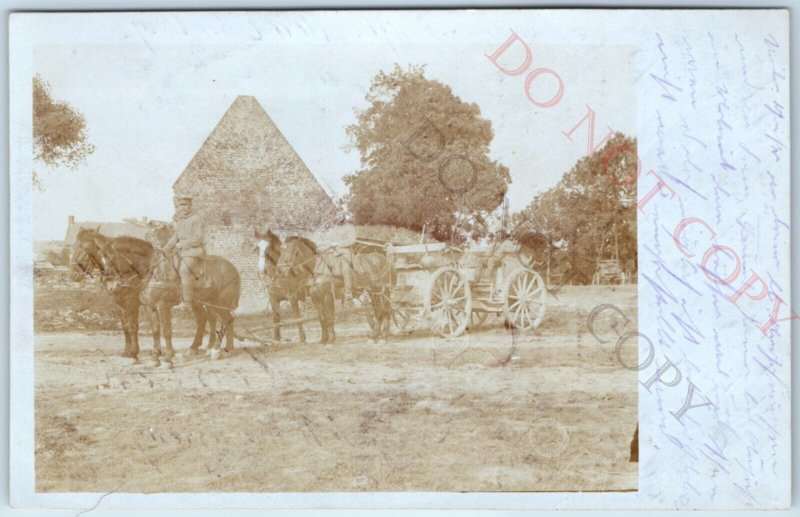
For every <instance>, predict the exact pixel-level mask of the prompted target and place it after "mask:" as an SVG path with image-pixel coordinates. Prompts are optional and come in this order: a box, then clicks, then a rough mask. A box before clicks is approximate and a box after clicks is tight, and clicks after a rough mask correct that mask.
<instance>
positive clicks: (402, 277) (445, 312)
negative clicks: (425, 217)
mask: <svg viewBox="0 0 800 517" xmlns="http://www.w3.org/2000/svg"><path fill="white" fill-rule="evenodd" d="M387 253H388V254H389V256H390V258H391V260H392V262H393V265H394V271H395V275H396V283H395V285H394V287H393V288H392V304H393V306H394V308H395V321H396V323H397V325H398V327H400V328H401V329H402V328H408V327H413V328H419V327H427V328H430V329H431V330H433V331H434V332H436V333H438V334H439V335H441V336H443V337H456V336H459V335H461V334H463V333H464V331H466V330H467V328H471V329H475V328H477V327H479V326H480V325H481V324H482V323H483V322H484V321H485V320H486V318H487V316H488V315H490V314H495V315H498V316H500V315H502V316H503V317H504V318H505V320H506V321H507V322H508V324H510V325H512V326H513V327H515V328H517V329H520V330H531V329H535V328H536V327H538V326H539V325H540V324H541V322H542V319H543V318H544V314H545V306H546V300H547V289H546V288H545V285H544V282H543V280H542V277H541V276H540V275H539V273H538V272H536V271H535V270H533V269H531V268H530V267H529V266H528V265H526V264H527V263H528V261H527V260H525V259H524V257H522V256H521V255H520V248H519V246H518V245H516V244H514V243H513V242H511V241H502V242H499V243H494V244H491V245H484V246H472V247H469V248H467V249H461V248H453V247H450V246H448V245H447V244H444V243H435V244H416V245H412V246H395V247H391V246H390V247H389V248H388V249H387Z"/></svg>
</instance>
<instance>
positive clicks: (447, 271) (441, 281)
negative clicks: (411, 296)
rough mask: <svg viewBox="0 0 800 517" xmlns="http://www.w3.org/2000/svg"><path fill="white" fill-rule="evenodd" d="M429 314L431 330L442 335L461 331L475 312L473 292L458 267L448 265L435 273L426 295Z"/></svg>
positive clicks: (447, 335)
mask: <svg viewBox="0 0 800 517" xmlns="http://www.w3.org/2000/svg"><path fill="white" fill-rule="evenodd" d="M425 314H426V316H427V318H428V322H429V324H430V328H431V330H433V331H434V332H436V333H438V334H439V335H440V336H442V337H456V336H459V335H461V334H462V333H463V332H464V331H465V330H466V328H467V325H469V321H470V316H471V314H472V293H471V292H470V287H469V283H468V282H467V279H466V278H465V277H464V275H462V274H461V273H460V272H459V271H458V270H457V269H455V268H451V267H444V268H440V269H437V270H436V271H435V272H434V273H433V275H432V276H431V279H430V282H429V284H428V292H427V293H426V296H425Z"/></svg>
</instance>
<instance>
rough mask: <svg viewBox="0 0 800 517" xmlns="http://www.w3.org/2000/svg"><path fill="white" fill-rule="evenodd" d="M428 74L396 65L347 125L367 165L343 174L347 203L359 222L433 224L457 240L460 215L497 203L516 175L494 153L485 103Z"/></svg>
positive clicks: (375, 81) (432, 230)
mask: <svg viewBox="0 0 800 517" xmlns="http://www.w3.org/2000/svg"><path fill="white" fill-rule="evenodd" d="M424 72H425V70H424V66H411V67H409V68H408V70H403V69H402V68H400V67H399V66H398V65H395V67H394V70H392V72H391V73H388V74H387V73H385V72H383V71H381V72H380V73H378V75H377V76H376V77H375V78H374V79H373V80H372V84H371V86H370V89H369V92H368V93H367V95H366V100H367V101H368V102H369V103H370V105H369V107H367V108H366V109H363V110H360V111H357V112H356V123H355V124H353V125H350V126H348V127H347V128H346V131H347V134H348V136H349V137H350V140H351V143H350V145H349V146H348V148H350V149H356V150H358V152H359V154H360V156H361V164H362V167H361V169H360V170H358V171H356V172H355V173H353V174H350V175H347V176H345V178H344V181H345V183H346V184H347V185H348V186H349V188H350V191H349V194H348V195H347V197H346V200H345V202H346V205H347V207H348V208H349V210H350V212H351V214H352V215H353V218H354V220H355V222H357V223H359V224H389V225H394V226H400V227H405V228H409V229H411V230H415V231H420V230H422V228H423V227H426V228H427V230H428V231H429V233H431V234H433V235H434V236H436V237H437V238H440V239H450V238H452V237H454V236H457V235H458V234H459V232H456V231H455V230H454V225H455V223H456V217H457V214H461V215H463V214H471V215H479V214H485V213H488V212H490V211H492V210H494V209H495V208H497V207H498V206H499V205H500V203H502V201H503V197H504V195H505V193H506V191H507V189H508V184H509V183H511V176H510V175H509V172H508V168H507V167H505V166H503V165H501V164H499V163H497V162H496V161H492V160H490V159H489V157H488V154H489V145H490V144H491V141H492V138H493V137H494V131H493V129H492V124H491V122H490V121H488V120H486V119H483V118H481V116H480V108H479V107H478V105H477V104H475V103H467V102H464V101H462V100H461V99H460V98H459V97H457V96H456V95H454V94H453V92H452V90H451V88H450V87H449V86H447V85H445V84H442V83H441V82H439V81H435V80H432V79H427V78H425V75H424Z"/></svg>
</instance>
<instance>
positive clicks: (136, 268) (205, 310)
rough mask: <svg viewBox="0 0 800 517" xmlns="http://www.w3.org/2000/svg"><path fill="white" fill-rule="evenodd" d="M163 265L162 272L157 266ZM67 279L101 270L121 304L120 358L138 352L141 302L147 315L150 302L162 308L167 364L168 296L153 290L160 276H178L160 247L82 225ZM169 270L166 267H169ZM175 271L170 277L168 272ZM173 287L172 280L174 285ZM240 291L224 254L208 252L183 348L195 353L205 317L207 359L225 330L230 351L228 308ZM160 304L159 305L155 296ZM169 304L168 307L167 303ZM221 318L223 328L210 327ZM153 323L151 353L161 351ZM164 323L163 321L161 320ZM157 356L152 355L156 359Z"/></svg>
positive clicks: (213, 355)
mask: <svg viewBox="0 0 800 517" xmlns="http://www.w3.org/2000/svg"><path fill="white" fill-rule="evenodd" d="M162 267H163V268H164V269H163V271H161V268H162ZM70 268H71V269H72V278H73V280H75V281H80V280H82V279H83V278H85V277H87V276H90V277H91V276H93V275H92V273H93V272H94V270H95V269H97V270H99V271H100V283H101V285H102V286H103V288H105V289H106V290H107V291H108V292H109V293H110V294H111V296H112V298H113V300H114V302H115V303H116V304H117V305H118V306H119V307H120V308H121V319H122V329H123V332H124V333H125V350H124V352H123V353H122V355H123V356H124V357H130V358H133V359H137V358H138V354H139V308H140V306H141V304H142V302H143V300H142V294H143V293H144V300H146V302H145V305H146V306H147V307H148V309H149V310H148V316H149V317H150V318H153V312H152V310H151V309H150V308H151V307H152V306H155V307H156V310H157V311H159V310H160V309H161V308H163V309H164V311H165V314H169V317H166V318H163V317H162V316H161V314H159V320H160V321H159V323H160V325H159V326H158V328H160V330H161V333H163V335H164V338H165V341H166V343H167V345H166V346H167V356H165V361H166V362H167V363H168V364H169V363H170V360H171V359H172V356H171V348H172V346H171V336H172V326H171V322H172V318H171V309H172V305H169V304H170V303H172V302H171V300H169V297H168V296H165V297H164V299H161V297H160V296H157V295H155V294H154V290H155V289H157V288H158V286H159V282H161V281H163V279H165V278H169V279H172V281H177V267H176V265H175V264H174V262H173V261H172V259H171V258H170V257H166V256H164V255H163V254H162V253H161V252H160V251H159V252H158V253H156V251H155V249H154V247H153V245H152V244H150V243H149V242H147V241H143V240H141V239H136V238H134V237H115V238H110V237H106V236H104V235H102V234H100V233H99V232H98V231H97V230H91V229H85V228H81V229H80V230H79V231H78V235H77V238H76V241H75V245H74V246H73V252H72V254H71V258H70ZM170 269H171V271H170ZM173 275H174V276H173ZM151 283H152V285H150V284H151ZM176 287H177V285H176ZM240 292H241V278H240V276H239V272H238V271H237V270H236V268H235V267H234V265H233V264H231V263H230V262H229V261H228V260H227V259H225V258H223V257H218V256H215V255H209V256H207V257H206V260H205V266H204V272H203V276H202V277H201V278H200V279H199V280H198V282H197V285H196V286H195V292H194V294H195V298H194V301H193V302H192V313H193V315H194V319H195V323H196V324H197V330H196V332H195V337H194V340H193V342H192V345H191V347H190V348H189V350H188V351H187V352H188V353H189V354H190V355H192V354H196V353H199V348H200V345H201V344H202V341H203V335H204V333H205V327H206V322H208V323H209V328H210V330H211V331H210V332H209V334H210V337H209V344H208V348H209V349H210V350H211V358H212V359H217V358H218V357H219V354H220V351H219V345H220V341H221V335H220V334H224V335H225V337H226V339H227V341H226V347H225V351H226V352H231V351H232V350H233V338H234V329H233V320H234V314H233V311H235V309H236V308H237V307H238V305H239V295H240ZM160 299H161V302H162V305H161V307H159V300H160ZM166 306H169V309H168V310H167V307H166ZM218 319H219V320H220V321H221V327H222V331H221V332H220V333H219V334H218V333H217V332H215V330H216V323H217V320H218ZM151 322H152V324H153V331H154V332H153V334H154V335H153V338H154V344H155V346H154V355H156V354H158V355H160V350H159V348H160V340H159V339H157V335H156V330H155V329H156V328H157V327H156V323H155V322H154V321H153V320H152V319H151ZM165 323H166V325H165ZM158 355H156V358H158Z"/></svg>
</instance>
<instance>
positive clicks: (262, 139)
mask: <svg viewBox="0 0 800 517" xmlns="http://www.w3.org/2000/svg"><path fill="white" fill-rule="evenodd" d="M173 190H174V191H175V192H186V193H189V194H191V195H192V196H193V197H194V202H193V205H194V208H195V210H197V211H198V212H199V213H201V214H203V216H204V220H205V223H206V250H207V252H208V253H209V254H214V255H221V256H223V257H225V258H227V259H228V260H230V261H231V262H232V263H233V264H234V265H235V266H236V267H237V269H238V270H239V273H240V274H241V276H242V297H241V301H240V304H239V307H240V310H242V311H256V310H263V309H264V308H265V307H266V305H267V299H266V293H265V292H264V287H263V285H262V283H261V281H260V279H259V278H258V272H257V267H256V260H257V256H256V254H255V252H254V251H253V244H254V240H253V232H254V230H255V229H260V230H266V229H271V230H272V231H273V232H275V233H277V234H279V235H282V236H286V235H308V234H311V233H313V232H315V231H318V230H319V229H320V228H324V227H327V226H329V225H331V224H333V223H334V222H335V221H336V219H337V218H338V214H339V211H338V209H337V207H336V205H335V203H334V202H333V201H332V200H331V198H330V197H329V196H328V194H327V193H326V192H325V190H324V189H323V188H322V186H321V185H320V184H319V182H318V181H317V179H316V178H315V177H314V175H313V174H311V171H309V170H308V167H306V165H305V163H303V160H302V159H301V158H300V157H299V156H298V155H297V153H296V152H295V150H294V149H293V148H292V146H291V145H290V144H289V142H288V141H287V140H286V138H285V137H284V136H283V134H282V133H281V131H280V130H279V129H278V127H277V126H276V125H275V123H274V122H273V121H272V119H270V117H269V115H267V112H266V111H264V108H263V107H262V106H261V104H259V102H258V101H257V100H256V99H255V97H251V96H243V95H242V96H239V97H237V98H236V100H235V101H234V102H233V104H231V106H230V108H228V111H227V112H226V113H225V115H223V117H222V119H220V121H219V123H218V124H217V126H216V127H215V128H214V130H213V131H212V132H211V134H210V135H209V137H208V138H207V139H206V141H205V142H204V143H203V145H202V146H201V147H200V149H199V150H198V151H197V153H196V154H195V155H194V158H192V160H191V161H190V162H189V165H187V166H186V169H184V171H183V172H182V173H181V175H180V176H179V177H178V179H177V180H176V181H175V183H174V185H173Z"/></svg>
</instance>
